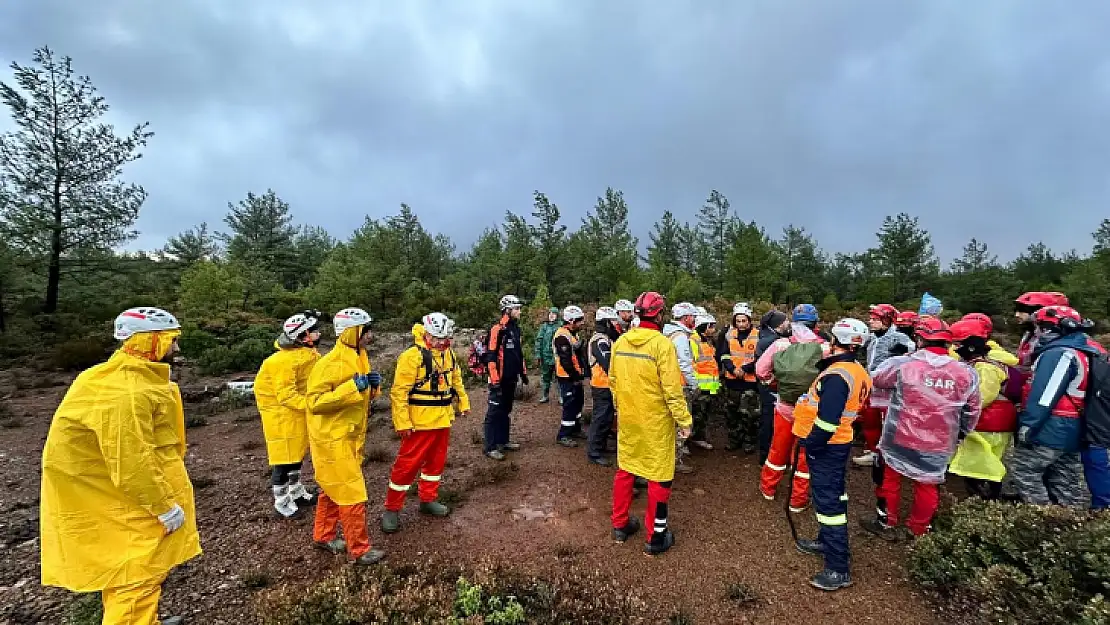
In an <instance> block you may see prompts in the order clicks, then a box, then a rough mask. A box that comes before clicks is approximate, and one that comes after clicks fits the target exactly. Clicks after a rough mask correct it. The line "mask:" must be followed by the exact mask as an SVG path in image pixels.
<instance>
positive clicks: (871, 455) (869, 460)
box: [852, 451, 875, 467]
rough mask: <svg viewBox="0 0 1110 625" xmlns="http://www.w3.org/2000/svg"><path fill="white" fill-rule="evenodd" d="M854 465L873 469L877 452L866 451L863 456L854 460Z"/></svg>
mask: <svg viewBox="0 0 1110 625" xmlns="http://www.w3.org/2000/svg"><path fill="white" fill-rule="evenodd" d="M852 464H854V465H856V466H857V467H873V466H875V452H873V451H865V452H863V454H862V455H859V456H856V457H855V458H852Z"/></svg>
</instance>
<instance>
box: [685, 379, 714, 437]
mask: <svg viewBox="0 0 1110 625" xmlns="http://www.w3.org/2000/svg"><path fill="white" fill-rule="evenodd" d="M719 397H720V395H719V394H718V395H710V394H709V393H708V392H705V391H702V392H700V393H698V394H697V396H696V397H694V399H693V401H692V402H691V405H690V415H691V416H692V417H694V427H693V433H692V434H691V436H690V439H691V440H695V441H704V440H705V437H706V434H707V433H708V430H709V417H710V416H712V415H713V413H714V412H716V411H717V407H718V406H719V405H720V402H719V401H718V398H719Z"/></svg>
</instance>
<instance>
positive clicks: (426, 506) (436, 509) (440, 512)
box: [420, 501, 451, 517]
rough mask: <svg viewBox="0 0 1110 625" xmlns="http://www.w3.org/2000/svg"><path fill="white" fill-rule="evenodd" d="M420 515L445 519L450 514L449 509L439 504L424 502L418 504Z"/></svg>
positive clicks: (436, 502)
mask: <svg viewBox="0 0 1110 625" xmlns="http://www.w3.org/2000/svg"><path fill="white" fill-rule="evenodd" d="M420 514H426V515H428V516H434V517H445V516H447V515H449V514H451V508H448V507H447V506H445V505H443V504H441V503H439V502H438V501H425V502H421V503H420Z"/></svg>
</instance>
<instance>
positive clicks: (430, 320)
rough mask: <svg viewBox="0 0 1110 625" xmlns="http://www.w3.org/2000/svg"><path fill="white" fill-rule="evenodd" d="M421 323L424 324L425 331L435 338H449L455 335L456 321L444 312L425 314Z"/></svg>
mask: <svg viewBox="0 0 1110 625" xmlns="http://www.w3.org/2000/svg"><path fill="white" fill-rule="evenodd" d="M421 323H423V324H424V331H425V332H427V333H428V334H429V335H430V336H432V337H434V338H437V339H449V338H451V337H453V336H455V322H454V321H451V319H450V318H448V317H447V315H445V314H443V313H438V312H434V313H431V314H427V315H424V318H423V319H422V320H421Z"/></svg>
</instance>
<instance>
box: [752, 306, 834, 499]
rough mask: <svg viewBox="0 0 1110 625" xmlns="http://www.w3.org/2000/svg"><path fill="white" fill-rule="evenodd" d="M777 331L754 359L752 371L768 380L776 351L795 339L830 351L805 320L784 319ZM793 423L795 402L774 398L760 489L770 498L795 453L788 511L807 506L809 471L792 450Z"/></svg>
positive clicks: (772, 377) (772, 375)
mask: <svg viewBox="0 0 1110 625" xmlns="http://www.w3.org/2000/svg"><path fill="white" fill-rule="evenodd" d="M778 331H779V334H781V335H783V336H782V338H780V339H778V340H777V341H775V342H774V343H772V344H771V346H770V347H768V348H767V351H765V352H763V355H762V356H760V357H759V360H757V361H756V363H755V375H756V376H757V377H758V378H759V379H760V380H762V381H763V382H765V383H767V384H772V385H773V384H774V380H775V354H777V353H779V352H781V351H784V350H786V348H787V347H790V345H792V344H794V343H821V344H822V347H823V351H824V352H825V354H824V355H825V357H827V356H828V355H829V346H828V343H826V342H825V341H824V340H823V339H822V338H821V337H819V336H817V334H816V333H815V332H814V331H813V330H812V329H810V327H809V326H808V325H806V324H805V323H800V322H793V323H789V322H787V321H785V320H784V321H782V323H781V325H780V326H779V329H778ZM793 427H794V405H792V404H788V403H785V402H783V401H781V400H779V399H777V398H776V401H775V433H774V436H773V438H772V439H771V450H770V452H769V453H768V454H767V461H766V462H764V463H763V468H762V469H761V471H760V475H759V492H760V493H761V494H762V495H763V498H764V499H767V500H768V501H770V500H773V499H774V498H775V494H776V492H775V491H776V490H778V485H779V482H781V481H782V477H783V475H785V474H786V469H787V468H788V467H789V466H790V463H791V461H792V460H793V459H794V457H795V455H797V457H798V466H796V467H794V481H793V484H792V485H791V488H790V511H791V512H794V513H798V512H802V511H803V510H805V509H806V507H808V506H809V477H810V474H809V467H808V465H807V464H806V463H807V460H806V457H805V455H804V454H795V453H794V451H795V447H796V446H797V442H798V438H797V437H796V436H794V432H793Z"/></svg>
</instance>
